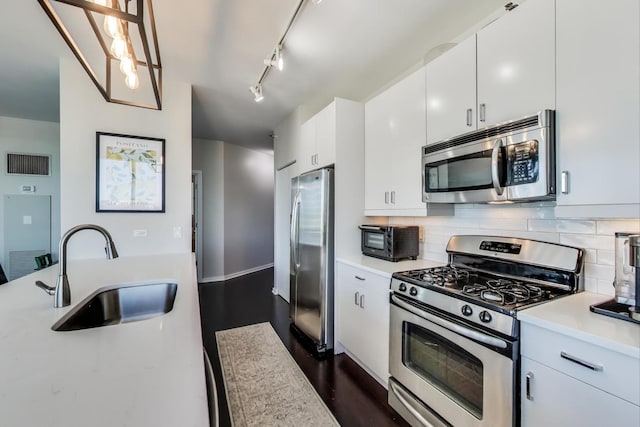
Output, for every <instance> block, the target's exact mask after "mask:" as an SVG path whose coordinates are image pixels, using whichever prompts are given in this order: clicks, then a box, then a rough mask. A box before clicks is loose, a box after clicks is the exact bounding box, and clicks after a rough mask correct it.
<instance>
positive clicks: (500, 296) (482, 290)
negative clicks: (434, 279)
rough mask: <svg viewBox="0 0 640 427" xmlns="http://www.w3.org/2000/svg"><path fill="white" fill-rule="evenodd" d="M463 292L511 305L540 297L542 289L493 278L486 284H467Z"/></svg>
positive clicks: (484, 299)
mask: <svg viewBox="0 0 640 427" xmlns="http://www.w3.org/2000/svg"><path fill="white" fill-rule="evenodd" d="M462 293H463V294H465V295H469V296H474V297H479V298H480V299H482V300H483V301H488V302H492V303H496V304H500V305H510V304H515V303H521V302H526V301H529V300H531V299H535V298H539V297H540V296H542V289H541V288H539V287H538V286H533V285H530V284H525V283H523V282H518V281H516V280H509V279H491V280H487V281H486V282H485V284H478V283H474V284H470V285H465V286H463V288H462Z"/></svg>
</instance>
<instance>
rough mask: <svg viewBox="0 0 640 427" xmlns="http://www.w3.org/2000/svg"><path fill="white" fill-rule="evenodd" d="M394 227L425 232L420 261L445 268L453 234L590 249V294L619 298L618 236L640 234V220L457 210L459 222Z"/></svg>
mask: <svg viewBox="0 0 640 427" xmlns="http://www.w3.org/2000/svg"><path fill="white" fill-rule="evenodd" d="M389 220H390V223H391V224H409V225H420V226H423V227H424V236H425V241H424V243H423V244H421V248H420V257H421V258H424V259H429V260H433V261H440V262H443V263H444V262H446V261H447V258H446V252H445V249H446V246H447V242H448V241H449V237H451V235H453V234H484V235H494V236H512V237H523V238H528V239H535V240H542V241H545V242H553V243H561V244H565V245H569V246H576V247H580V248H583V249H585V252H586V257H585V271H584V284H585V290H587V291H590V292H595V293H600V294H605V295H611V296H613V295H614V289H613V285H612V284H613V278H614V265H615V259H614V235H615V232H616V231H630V232H640V219H637V218H635V219H620V220H600V219H556V218H555V215H554V210H553V207H539V206H536V205H531V206H530V205H527V204H522V205H516V206H510V207H504V206H489V205H456V207H455V216H454V217H432V218H421V217H414V218H400V217H394V218H389Z"/></svg>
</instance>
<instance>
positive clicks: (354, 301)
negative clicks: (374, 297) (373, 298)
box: [353, 292, 360, 305]
mask: <svg viewBox="0 0 640 427" xmlns="http://www.w3.org/2000/svg"><path fill="white" fill-rule="evenodd" d="M353 303H354V304H355V305H360V292H356V293H355V295H354V298H353Z"/></svg>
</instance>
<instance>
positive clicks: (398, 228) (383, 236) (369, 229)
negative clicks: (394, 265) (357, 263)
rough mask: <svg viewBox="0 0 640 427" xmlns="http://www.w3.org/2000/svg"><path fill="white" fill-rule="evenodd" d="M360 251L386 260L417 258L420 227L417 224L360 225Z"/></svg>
mask: <svg viewBox="0 0 640 427" xmlns="http://www.w3.org/2000/svg"><path fill="white" fill-rule="evenodd" d="M360 230H361V237H362V240H361V242H362V245H361V247H362V253H363V254H364V255H367V256H372V257H375V258H380V259H384V260H387V261H392V262H396V261H400V260H403V259H418V254H419V252H420V249H419V247H418V245H419V239H420V229H419V227H418V226H417V225H406V226H403V225H389V226H385V225H361V226H360Z"/></svg>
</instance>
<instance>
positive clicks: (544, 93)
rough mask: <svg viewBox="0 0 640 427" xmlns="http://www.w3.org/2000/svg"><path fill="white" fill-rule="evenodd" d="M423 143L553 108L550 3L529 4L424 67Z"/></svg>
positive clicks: (552, 10)
mask: <svg viewBox="0 0 640 427" xmlns="http://www.w3.org/2000/svg"><path fill="white" fill-rule="evenodd" d="M426 69H427V71H426V75H427V76H426V78H427V143H428V144H433V143H436V142H439V141H442V140H444V139H448V138H452V137H454V136H457V135H460V134H463V133H466V132H469V131H473V130H476V129H481V128H484V127H487V126H491V125H494V124H497V123H501V122H505V121H508V120H514V119H519V118H522V117H524V116H527V115H530V114H532V113H536V112H538V111H540V110H544V109H555V105H556V104H555V89H556V84H555V0H529V1H527V2H525V3H523V4H521V5H520V6H518V7H516V8H515V9H513V10H511V11H510V12H508V13H507V14H506V15H504V16H502V17H501V18H500V19H498V20H496V21H494V22H492V23H491V24H489V25H488V26H486V27H484V28H483V29H482V30H480V31H479V32H478V33H477V34H476V35H474V36H472V37H470V38H468V39H466V40H465V41H463V42H461V43H460V44H458V45H457V46H455V47H454V48H452V49H450V50H448V51H447V52H445V53H443V54H442V55H441V56H440V57H438V58H436V59H434V60H433V61H431V62H430V63H429V64H427V68H426Z"/></svg>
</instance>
